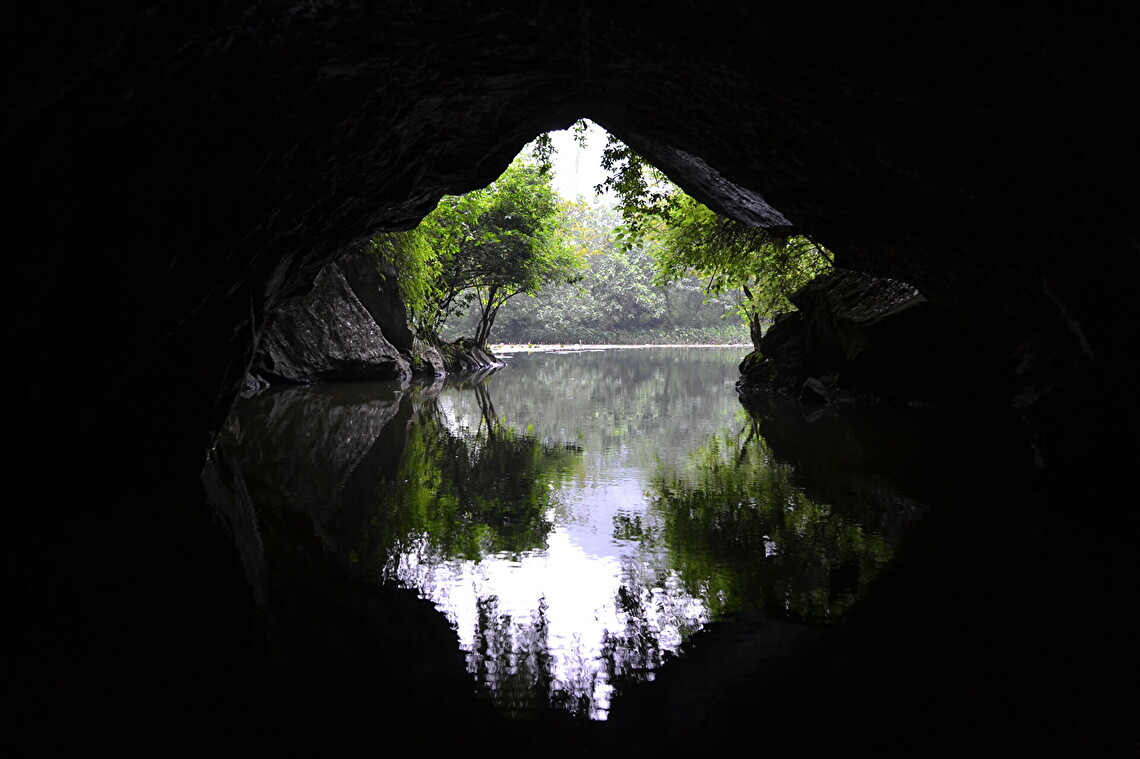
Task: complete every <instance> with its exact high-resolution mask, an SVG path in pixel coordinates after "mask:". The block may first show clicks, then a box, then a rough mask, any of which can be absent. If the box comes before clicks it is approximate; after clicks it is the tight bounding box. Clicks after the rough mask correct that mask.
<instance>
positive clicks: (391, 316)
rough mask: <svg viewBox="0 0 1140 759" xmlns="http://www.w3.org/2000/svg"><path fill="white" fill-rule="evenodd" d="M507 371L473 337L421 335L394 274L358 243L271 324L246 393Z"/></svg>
mask: <svg viewBox="0 0 1140 759" xmlns="http://www.w3.org/2000/svg"><path fill="white" fill-rule="evenodd" d="M499 366H502V364H501V363H500V362H499V361H498V360H497V359H496V358H495V357H494V356H493V355H492V354H491V353H489V352H488V351H487V350H486V349H485V348H483V347H481V346H479V345H476V344H474V343H473V342H472V341H470V340H467V339H463V338H461V339H459V340H457V341H455V342H454V343H437V344H433V343H429V342H426V341H423V340H420V339H419V338H417V337H415V336H414V335H413V333H412V330H411V329H410V327H409V326H408V318H407V311H406V309H405V307H404V302H403V299H402V298H401V297H400V291H399V286H398V280H397V273H396V272H395V271H394V270H388V271H387V272H382V271H381V269H380V267H379V266H378V264H377V262H376V260H375V259H374V258H373V257H372V255H371V254H370V252H369V251H368V249H367V247H366V246H358V247H357V248H354V249H353V250H351V251H349V253H347V254H346V255H344V256H342V257H341V258H339V259H338V260H337V261H335V262H333V263H330V264H328V265H327V266H325V267H324V268H323V269H321V271H320V273H319V274H318V275H317V278H316V281H315V282H314V284H313V287H312V289H311V290H310V291H309V292H307V293H304V294H303V295H298V296H296V297H293V298H290V299H288V300H286V301H285V302H284V303H282V304H281V305H280V306H279V307H278V308H277V309H276V310H274V311H273V312H272V313H271V314H270V316H269V319H268V321H267V323H266V326H265V330H264V332H263V335H262V339H261V343H260V345H259V346H258V350H257V353H256V354H255V356H254V361H253V365H252V367H251V369H250V372H249V374H248V376H247V378H246V382H245V390H246V391H247V392H256V391H257V390H261V389H264V388H266V387H268V386H270V385H274V384H313V383H319V382H343V381H356V380H398V381H400V382H405V381H407V380H408V379H409V378H411V377H412V376H413V375H418V376H429V377H430V376H435V377H443V376H445V375H447V374H467V373H471V372H478V371H484V370H487V369H491V368H496V367H499Z"/></svg>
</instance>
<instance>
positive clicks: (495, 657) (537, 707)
mask: <svg viewBox="0 0 1140 759" xmlns="http://www.w3.org/2000/svg"><path fill="white" fill-rule="evenodd" d="M476 607H477V609H478V615H479V618H478V621H477V622H476V625H477V629H476V635H475V650H474V651H472V652H471V653H470V654H468V656H467V668H468V671H470V672H471V673H472V674H473V675H475V676H476V678H478V680H479V682H481V683H482V684H483V685H484V686H485V687H486V688H487V690H488V691H489V692H490V694H491V699H492V701H494V703H495V706H496V707H497V708H498V709H499V711H501V712H502V713H503V714H504V715H505V716H507V717H510V718H512V719H518V718H520V717H533V716H535V715H536V714H537V713H538V712H541V711H543V710H544V709H546V708H547V704H548V701H549V694H550V683H551V656H550V645H549V643H548V642H547V638H548V635H549V625H548V623H547V621H546V609H547V605H546V599H545V598H540V599H539V601H538V609H537V610H536V611H535V612H534V613H533V614H532V615H531V618H530V619H529V620H527V621H525V622H515V621H514V620H513V619H512V618H511V615H510V614H504V613H501V612H500V611H499V599H498V597H496V596H488V597H486V598H480V599H479V600H478V601H477V602H476Z"/></svg>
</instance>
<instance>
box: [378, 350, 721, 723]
mask: <svg viewBox="0 0 1140 759" xmlns="http://www.w3.org/2000/svg"><path fill="white" fill-rule="evenodd" d="M722 353H723V357H724V363H723V365H719V366H718V367H717V369H716V370H713V372H714V373H711V376H709V375H708V374H705V375H703V376H702V377H701V385H702V389H703V390H704V391H705V392H704V393H702V394H697V395H690V394H679V395H674V396H670V397H669V398H668V401H669V402H668V403H667V404H661V403H658V404H655V405H653V406H652V409H653V411H652V413H651V414H648V415H645V416H641V417H633V416H630V413H631V410H630V409H629V408H627V407H625V406H624V405H623V404H622V403H621V402H620V401H619V400H615V399H613V398H611V397H609V396H606V395H604V394H603V395H602V396H600V397H599V396H598V395H597V394H596V393H595V392H594V391H595V390H596V389H597V387H596V382H597V377H596V376H595V375H594V374H591V373H590V372H589V371H588V369H589V368H590V367H585V366H579V365H577V364H575V363H572V362H574V361H575V359H577V358H578V357H575V356H567V357H564V358H562V359H561V361H560V362H559V363H558V364H557V366H558V368H559V369H561V370H563V371H564V372H566V373H563V374H559V375H557V376H556V377H550V378H548V380H547V381H548V382H554V383H555V384H556V385H558V386H562V387H563V388H564V392H563V393H562V394H561V395H562V398H563V400H567V401H569V400H570V399H573V400H574V401H575V402H578V403H581V406H580V409H578V410H577V413H575V414H572V415H562V416H559V415H555V414H551V413H549V410H548V409H546V408H544V406H543V404H542V402H541V401H537V400H535V397H534V395H533V394H532V393H529V392H527V390H528V384H529V383H531V382H534V381H535V379H534V377H533V376H530V375H527V374H525V373H519V372H517V371H516V372H511V373H504V374H503V375H501V376H499V375H496V377H495V378H494V381H493V382H492V383H491V384H490V394H489V397H490V399H491V401H492V403H493V404H494V406H495V409H494V412H493V413H494V414H495V415H496V417H497V418H500V419H504V420H505V423H506V426H507V427H510V428H513V429H514V430H515V431H516V432H517V433H519V434H527V435H534V436H535V437H537V438H538V439H539V440H541V441H543V442H544V443H546V444H551V445H560V444H563V443H577V444H578V445H580V446H582V447H583V451H582V458H581V461H582V463H583V472H582V473H581V474H580V475H575V476H573V477H572V478H567V479H566V480H564V481H562V482H559V481H558V480H553V481H551V482H550V483H549V487H550V488H551V491H552V492H551V496H552V498H551V503H552V504H553V506H552V508H551V509H549V510H548V512H547V514H546V518H547V519H548V520H549V521H550V523H551V524H552V525H553V529H552V530H551V531H550V533H549V534H548V535H547V546H546V548H545V549H542V550H533V551H528V552H526V553H524V554H523V555H521V556H518V555H512V556H507V555H505V554H504V555H492V556H486V557H484V558H483V559H482V560H481V561H480V562H478V563H476V562H473V561H461V560H444V559H442V558H439V557H434V558H433V557H432V555H431V552H430V551H429V550H427V549H426V546H427V545H428V543H427V542H426V541H424V542H423V543H422V544H421V546H420V550H413V551H411V552H409V553H406V554H404V555H403V556H401V557H400V558H399V560H398V567H399V568H398V569H397V570H396V574H397V576H398V578H399V579H400V581H401V582H402V583H403V584H405V585H407V586H410V587H415V588H416V589H418V590H419V592H420V593H421V594H422V595H423V596H424V597H426V598H428V599H429V600H431V601H432V602H433V603H435V604H436V606H437V607H438V608H439V609H440V610H441V611H443V613H444V614H446V615H447V617H448V619H449V620H450V621H451V623H452V624H453V625H454V626H455V628H456V632H457V634H458V636H459V642H460V646H461V647H462V648H463V650H465V651H466V652H468V655H469V657H470V656H472V655H473V654H472V652H474V651H475V650H476V647H477V641H476V636H477V635H478V634H479V631H478V620H479V612H478V609H479V607H478V603H479V601H481V600H484V601H485V600H486V599H488V598H491V597H494V598H496V599H497V602H498V603H497V612H498V614H500V615H509V616H510V617H511V619H512V623H513V626H514V627H515V630H514V631H513V632H515V636H514V637H515V641H516V644H518V641H519V640H520V639H521V638H522V637H524V636H521V635H519V634H518V633H519V632H520V631H519V629H518V628H519V626H520V625H528V624H530V623H531V622H532V620H533V618H534V617H535V615H536V614H537V612H538V609H539V605H540V599H545V603H546V621H547V642H548V644H549V651H548V653H549V655H550V660H551V670H552V671H551V675H552V676H553V679H554V680H555V682H554V683H553V685H552V687H553V688H554V689H562V690H564V691H567V692H569V693H570V694H571V695H572V696H573V697H574V699H575V700H577V698H578V697H579V696H581V695H588V696H589V700H590V701H591V702H592V704H591V706H590V716H592V717H593V718H595V719H605V717H606V713H607V711H608V708H609V704H610V698H611V696H612V692H613V686H612V684H610V683H608V682H606V676H607V675H606V672H605V670H604V664H603V661H602V659H601V656H602V653H603V642H604V636H605V635H606V633H607V631H608V633H610V634H611V635H616V636H619V637H621V636H623V635H624V634H625V633H626V630H627V622H630V620H627V619H626V614H625V613H624V612H623V611H622V610H621V609H620V608H618V606H617V602H616V600H617V596H618V591H619V589H620V588H621V587H622V586H623V584H624V585H625V587H626V588H627V592H632V593H633V594H634V596H636V597H638V598H639V599H640V600H641V606H642V610H643V615H644V616H643V617H642V618H641V619H640V620H633V622H635V623H637V622H640V623H642V624H645V625H646V626H647V627H648V629H649V631H650V632H651V635H652V637H653V639H654V640H653V646H652V649H653V650H652V651H650V658H653V657H659V655H660V654H661V653H676V652H677V650H678V648H679V647H680V645H681V643H682V642H683V640H682V631H683V630H684V631H691V630H693V629H696V628H699V627H700V626H701V625H703V624H704V623H705V622H707V621H708V618H709V610H708V607H707V605H706V604H705V602H704V600H702V599H700V598H695V597H693V596H692V595H690V594H689V593H688V592H686V590H685V589H684V587H683V584H682V583H681V582H680V579H679V578H678V577H677V576H676V574H675V572H674V571H673V570H671V569H669V565H668V556H667V553H666V550H665V547H664V545H663V543H662V539H661V537H660V535H659V534H650V535H646V536H642V537H641V538H640V539H639V538H638V537H637V536H636V535H633V534H626V535H624V537H625V538H626V539H618V538H616V537H615V524H616V523H617V521H618V519H615V518H621V520H622V521H623V523H625V524H634V525H639V526H640V527H641V528H642V529H643V530H645V531H646V532H652V530H651V529H649V528H650V527H651V525H652V523H653V520H654V519H655V517H654V515H652V514H650V512H649V508H648V505H647V502H646V496H645V490H646V484H647V478H648V477H649V476H650V475H651V471H649V469H648V468H647V467H651V466H653V465H655V464H656V465H661V464H666V465H667V467H668V468H669V469H675V468H678V467H680V468H684V466H685V464H684V462H686V461H687V459H688V456H689V454H690V452H691V451H692V449H693V448H694V447H696V446H697V445H699V444H700V443H701V441H703V440H704V439H706V438H707V436H709V435H711V434H713V433H716V432H719V431H723V430H733V431H735V430H738V429H739V428H740V427H741V421H740V419H739V418H738V415H739V414H740V413H741V410H740V404H739V403H738V402H737V400H736V396H735V393H733V392H732V391H731V387H732V381H733V379H734V378H735V376H736V362H737V360H738V359H739V356H738V355H737V351H735V350H732V349H728V350H725V351H722ZM631 358H633V359H639V357H638V356H636V355H633V354H631ZM575 369H577V371H575ZM716 371H719V372H723V375H722V376H718V375H717V374H716V373H715V372H716ZM579 375H580V376H579ZM437 401H438V404H439V409H440V412H441V417H442V420H443V423H444V424H445V425H446V427H447V428H448V429H449V430H450V431H451V432H452V434H455V435H457V436H464V437H468V438H469V439H470V438H472V437H473V436H474V435H476V434H477V433H478V432H479V431H480V430H481V429H485V423H484V422H483V409H482V408H480V405H479V399H478V397H477V396H476V394H475V393H474V392H471V391H470V390H459V389H449V390H445V391H444V392H443V393H441V394H440V395H439V396H438V398H437ZM617 426H620V427H622V428H623V431H621V432H615V430H614V428H615V427H617ZM637 654H638V652H637V651H632V652H629V654H626V655H632V656H634V657H636V656H637ZM616 655H617V656H619V657H620V656H622V655H623V654H622V653H621V652H620V651H619V652H618V653H617V654H616ZM657 663H659V661H654V662H651V664H653V665H655V664H657ZM469 664H470V662H469ZM618 664H619V665H622V664H627V662H624V661H619V662H618ZM632 666H633V667H634V668H635V669H639V668H640V667H639V666H638V665H637V664H636V663H634V664H633V665H632ZM643 676H645V678H646V679H651V678H652V674H651V673H649V672H644V673H643Z"/></svg>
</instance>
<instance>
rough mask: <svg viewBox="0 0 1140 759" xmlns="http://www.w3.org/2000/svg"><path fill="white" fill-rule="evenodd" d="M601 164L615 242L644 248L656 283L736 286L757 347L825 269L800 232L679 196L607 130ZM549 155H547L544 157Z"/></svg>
mask: <svg viewBox="0 0 1140 759" xmlns="http://www.w3.org/2000/svg"><path fill="white" fill-rule="evenodd" d="M606 139H607V142H606V148H605V150H604V151H603V153H602V168H604V169H605V170H606V171H607V172H608V174H609V175H608V177H607V178H606V179H605V181H603V182H602V183H601V184H599V185H598V186H597V187H596V188H595V189H596V190H597V192H598V193H599V194H600V193H603V192H606V191H610V192H613V194H614V195H615V196H616V197H617V207H618V211H619V212H620V213H621V218H622V223H621V225H620V227H619V228H618V230H617V232H616V237H617V240H618V242H619V244H620V245H621V247H622V248H623V249H624V250H626V251H630V250H633V249H634V248H638V247H645V248H647V249H648V250H650V251H651V252H652V254H653V256H654V258H655V260H656V263H657V276H656V277H655V280H654V281H655V284H657V285H669V284H676V283H679V282H683V281H684V280H685V279H686V278H691V277H694V276H697V277H701V278H703V279H704V280H705V295H706V297H717V296H724V295H726V294H728V293H731V292H734V291H738V292H739V293H740V296H741V297H740V298H739V300H738V304H737V308H738V311H739V313H740V315H741V316H742V318H743V319H744V321H745V323H746V324H747V325H748V328H749V333H750V334H751V337H752V342H753V345H754V346H758V345H759V340H760V336H761V331H762V326H763V322H764V321H765V320H767V319H768V318H770V317H771V316H774V315H775V314H776V313H778V312H779V311H784V310H789V309H790V308H791V307H792V305H791V303H790V301H789V300H788V296H789V295H791V294H792V293H793V292H794V291H795V290H797V289H799V288H800V287H802V286H803V285H804V284H806V283H807V282H808V281H809V280H810V279H811V278H813V277H815V276H816V275H818V274H822V273H824V272H826V271H828V270H829V269H830V268H831V266H832V257H831V254H830V253H829V252H828V251H827V250H826V249H825V248H823V247H822V246H821V245H819V244H817V243H815V242H814V241H812V240H811V239H809V238H807V237H805V236H802V235H795V236H780V235H776V234H773V233H771V232H769V231H768V230H767V229H764V228H762V227H752V226H748V225H746V224H743V223H741V222H738V221H735V220H733V219H730V218H727V217H724V216H721V215H719V214H717V213H716V212H714V211H712V210H711V209H709V208H707V207H706V206H704V205H703V204H702V203H700V202H699V201H697V200H695V199H694V198H692V197H690V196H689V195H687V194H685V193H684V192H683V191H682V190H681V189H680V188H679V187H677V186H676V185H674V184H673V183H672V182H670V181H669V179H668V178H667V177H666V176H665V175H664V174H663V173H662V172H661V171H660V170H658V169H657V168H655V167H654V166H652V165H651V164H650V163H648V162H647V161H646V160H645V159H644V158H642V157H641V156H640V155H638V154H637V153H636V152H634V151H633V150H632V149H631V148H630V147H629V146H628V145H625V144H624V143H622V142H621V141H620V140H618V139H617V138H616V137H614V136H613V135H607V138H606ZM548 159H549V154H547V160H548Z"/></svg>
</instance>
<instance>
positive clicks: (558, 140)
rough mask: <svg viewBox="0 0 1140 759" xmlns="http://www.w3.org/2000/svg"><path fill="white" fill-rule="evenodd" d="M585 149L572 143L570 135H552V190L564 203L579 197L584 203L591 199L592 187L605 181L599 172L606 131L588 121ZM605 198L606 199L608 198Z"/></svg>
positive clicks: (601, 171)
mask: <svg viewBox="0 0 1140 759" xmlns="http://www.w3.org/2000/svg"><path fill="white" fill-rule="evenodd" d="M586 123H587V124H588V125H589V128H588V129H587V131H586V146H585V147H584V148H583V147H581V146H579V145H578V143H577V142H575V141H574V135H573V133H572V132H570V131H567V130H562V131H560V132H552V133H551V135H550V136H551V138H552V139H553V141H554V148H555V153H554V189H555V190H557V191H558V194H559V195H561V196H562V197H564V198H566V199H567V200H574V199H575V198H577V197H578V196H579V195H582V196H583V197H584V198H585V199H586V200H587V201H588V202H589V201H593V199H594V198H595V197H597V196H596V195H595V194H594V187H595V185H598V184H601V182H602V180H603V179H605V178H606V173H605V172H604V171H603V170H602V149H603V148H605V146H606V132H605V130H604V129H602V128H601V127H599V126H598V125H597V124H594V123H593V122H592V121H587V122H586ZM605 197H610V196H609V195H607V196H605Z"/></svg>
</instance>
